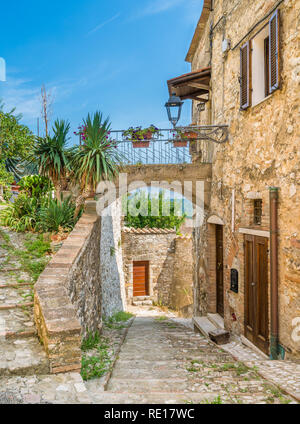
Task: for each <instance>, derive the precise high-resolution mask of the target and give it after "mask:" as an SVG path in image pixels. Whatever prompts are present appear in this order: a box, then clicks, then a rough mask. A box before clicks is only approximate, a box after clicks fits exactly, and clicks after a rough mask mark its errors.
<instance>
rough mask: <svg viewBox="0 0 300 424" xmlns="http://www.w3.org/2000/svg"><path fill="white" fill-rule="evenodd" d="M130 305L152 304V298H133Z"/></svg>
mask: <svg viewBox="0 0 300 424" xmlns="http://www.w3.org/2000/svg"><path fill="white" fill-rule="evenodd" d="M132 305H133V306H152V305H153V302H152V300H133V301H132Z"/></svg>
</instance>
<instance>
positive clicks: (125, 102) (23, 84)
mask: <svg viewBox="0 0 300 424" xmlns="http://www.w3.org/2000/svg"><path fill="white" fill-rule="evenodd" d="M202 3H203V1H202V0H84V1H83V0H60V1H58V0H52V1H51V2H41V1H37V0H28V1H26V2H25V1H18V2H17V3H16V2H4V3H3V4H2V5H1V17H2V20H1V21H2V22H1V26H0V39H1V40H2V42H1V44H0V56H1V57H3V58H5V60H6V65H7V82H0V98H2V99H3V101H4V103H6V105H7V107H8V108H10V107H13V106H15V107H16V108H17V111H18V112H21V113H23V117H24V118H23V122H24V123H26V124H27V125H29V126H30V128H31V129H32V130H34V131H36V120H37V117H39V116H40V109H41V106H40V88H41V85H42V84H45V85H46V87H47V89H48V90H50V91H51V93H52V95H53V98H54V102H53V106H52V110H53V116H52V122H53V120H54V119H55V118H56V117H59V118H64V119H69V120H70V122H71V127H72V130H76V128H77V126H78V125H79V124H80V123H81V121H82V118H84V117H86V115H87V113H88V112H93V111H95V110H101V111H102V112H103V113H104V115H109V116H110V119H111V121H112V126H113V128H114V129H125V128H128V127H129V126H130V125H134V126H136V125H143V126H148V125H150V124H152V123H153V124H155V125H157V126H159V127H161V128H162V127H163V128H168V127H169V126H170V125H169V123H168V120H167V116H166V111H165V109H164V103H165V102H166V100H167V98H168V90H167V85H166V81H167V79H169V78H173V77H176V76H178V75H180V74H182V73H185V72H189V70H190V64H188V63H186V62H185V61H184V59H185V56H186V53H187V50H188V47H189V45H190V42H191V39H192V36H193V33H194V30H195V27H196V24H197V21H198V19H199V17H200V14H201V10H202ZM181 123H182V124H188V123H190V102H189V101H187V102H186V103H185V105H184V109H183V115H182V120H181Z"/></svg>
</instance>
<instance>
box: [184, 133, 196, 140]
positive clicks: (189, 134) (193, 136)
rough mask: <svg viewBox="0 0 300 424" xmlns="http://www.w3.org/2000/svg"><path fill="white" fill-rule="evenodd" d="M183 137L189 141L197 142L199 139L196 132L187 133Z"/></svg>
mask: <svg viewBox="0 0 300 424" xmlns="http://www.w3.org/2000/svg"><path fill="white" fill-rule="evenodd" d="M183 136H184V138H187V139H189V140H196V139H197V138H198V134H197V133H196V132H194V131H185V132H184V133H183Z"/></svg>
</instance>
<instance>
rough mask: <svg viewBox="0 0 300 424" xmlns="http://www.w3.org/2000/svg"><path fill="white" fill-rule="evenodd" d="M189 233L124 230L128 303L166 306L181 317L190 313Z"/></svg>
mask: <svg viewBox="0 0 300 424" xmlns="http://www.w3.org/2000/svg"><path fill="white" fill-rule="evenodd" d="M192 250H193V244H192V236H191V234H185V235H182V236H179V235H176V231H175V230H172V229H159V228H137V229H135V228H126V227H125V228H123V231H122V252H123V267H124V279H125V288H126V297H127V301H128V302H129V303H131V302H132V301H134V303H136V304H139V303H145V302H146V303H151V302H152V301H155V302H156V303H158V304H159V305H165V306H168V307H171V308H172V309H174V310H177V311H178V312H179V314H180V315H183V316H192V312H193V255H192Z"/></svg>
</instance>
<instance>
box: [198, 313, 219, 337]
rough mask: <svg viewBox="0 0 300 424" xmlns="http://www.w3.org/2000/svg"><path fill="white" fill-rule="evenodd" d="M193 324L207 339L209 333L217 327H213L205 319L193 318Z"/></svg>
mask: <svg viewBox="0 0 300 424" xmlns="http://www.w3.org/2000/svg"><path fill="white" fill-rule="evenodd" d="M193 323H194V325H195V327H196V328H197V329H198V330H199V331H200V332H201V333H202V334H204V336H206V337H207V338H209V333H210V332H211V331H214V330H217V326H216V325H214V324H213V323H212V322H211V321H210V320H209V319H208V318H207V317H194V318H193Z"/></svg>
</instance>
